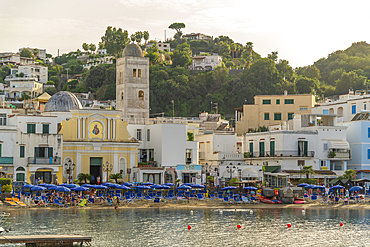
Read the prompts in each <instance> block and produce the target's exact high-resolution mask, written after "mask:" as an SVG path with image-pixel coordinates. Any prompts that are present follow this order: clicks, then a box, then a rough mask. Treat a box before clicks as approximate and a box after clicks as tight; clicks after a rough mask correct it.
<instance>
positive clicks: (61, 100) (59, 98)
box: [44, 91, 82, 112]
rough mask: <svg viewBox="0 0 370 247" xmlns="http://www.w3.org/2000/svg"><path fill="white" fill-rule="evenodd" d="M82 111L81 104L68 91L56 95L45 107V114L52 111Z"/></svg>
mask: <svg viewBox="0 0 370 247" xmlns="http://www.w3.org/2000/svg"><path fill="white" fill-rule="evenodd" d="M76 109H82V105H81V102H80V101H79V100H78V99H77V97H76V96H75V95H74V94H72V93H70V92H66V91H61V92H58V93H56V94H54V95H53V96H52V97H51V98H50V99H49V100H48V102H47V103H46V105H45V110H44V111H45V112H52V111H70V110H76Z"/></svg>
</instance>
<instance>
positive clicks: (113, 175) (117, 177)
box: [109, 173, 122, 184]
mask: <svg viewBox="0 0 370 247" xmlns="http://www.w3.org/2000/svg"><path fill="white" fill-rule="evenodd" d="M109 178H110V179H114V181H115V182H116V184H118V179H120V178H122V174H121V173H116V174H111V175H109Z"/></svg>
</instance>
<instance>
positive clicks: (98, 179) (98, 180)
mask: <svg viewBox="0 0 370 247" xmlns="http://www.w3.org/2000/svg"><path fill="white" fill-rule="evenodd" d="M96 181H97V182H98V185H99V184H100V176H98V177H97V178H96Z"/></svg>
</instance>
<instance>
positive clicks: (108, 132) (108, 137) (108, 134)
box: [107, 118, 111, 140]
mask: <svg viewBox="0 0 370 247" xmlns="http://www.w3.org/2000/svg"><path fill="white" fill-rule="evenodd" d="M110 120H111V119H110V118H107V121H108V128H107V129H108V131H107V140H110V139H111V138H110Z"/></svg>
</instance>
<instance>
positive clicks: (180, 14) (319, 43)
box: [0, 0, 370, 68]
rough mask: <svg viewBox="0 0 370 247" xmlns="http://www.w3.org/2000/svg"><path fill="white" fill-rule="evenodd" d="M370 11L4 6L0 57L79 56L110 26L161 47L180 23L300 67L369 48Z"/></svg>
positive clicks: (197, 1)
mask: <svg viewBox="0 0 370 247" xmlns="http://www.w3.org/2000/svg"><path fill="white" fill-rule="evenodd" d="M369 7H370V2H369V1H339V0H337V1H331V0H324V1H323V0H321V1H316V0H311V1H297V0H295V1H287V0H279V1H276V0H274V1H262V0H261V1H249V0H229V1H225V0H212V1H210V0H208V1H206V0H176V1H174V0H167V1H157V0H105V1H97V0H52V1H50V0H17V1H10V0H0V52H6V51H11V52H17V51H18V49H19V48H21V47H37V48H46V50H47V53H51V54H53V56H56V55H57V54H58V49H59V50H60V54H63V53H68V52H70V51H74V50H77V49H80V50H82V43H84V42H86V43H89V44H90V43H94V44H96V45H98V42H99V41H101V36H103V35H104V33H105V30H106V28H107V27H108V26H113V27H117V28H119V27H120V28H122V29H123V30H127V31H128V32H129V34H132V33H134V32H136V31H144V30H147V31H149V33H150V39H156V40H164V30H166V33H167V38H168V37H173V35H174V33H175V31H173V30H171V29H168V26H169V25H170V24H171V23H174V22H183V23H185V25H186V28H185V29H184V30H183V33H184V34H187V33H198V32H199V33H204V34H207V35H211V36H213V37H217V36H220V35H224V36H229V37H230V38H231V39H233V40H234V42H238V43H241V44H243V45H245V44H246V43H247V42H253V44H254V50H255V51H256V52H257V53H259V54H260V55H261V56H262V57H266V56H267V54H269V53H271V52H272V51H277V52H278V58H279V59H285V60H287V61H289V64H290V65H291V66H292V67H293V68H295V67H300V66H307V65H312V64H313V63H314V62H315V61H317V60H318V59H320V58H323V57H327V55H328V54H330V53H332V52H334V51H336V50H344V49H346V48H348V47H350V46H351V44H352V43H354V42H359V41H366V42H368V43H370V32H369V31H368V25H369V23H370V22H369V17H368V10H369Z"/></svg>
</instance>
